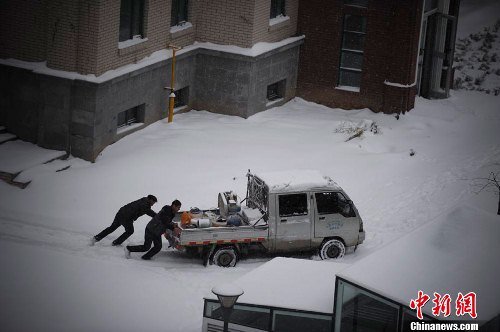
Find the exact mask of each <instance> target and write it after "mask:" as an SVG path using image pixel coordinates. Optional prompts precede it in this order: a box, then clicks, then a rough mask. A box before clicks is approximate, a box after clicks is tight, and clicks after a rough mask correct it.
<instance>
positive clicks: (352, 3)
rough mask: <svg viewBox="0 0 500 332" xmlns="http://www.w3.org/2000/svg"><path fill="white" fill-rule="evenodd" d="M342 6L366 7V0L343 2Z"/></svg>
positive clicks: (346, 0) (347, 0)
mask: <svg viewBox="0 0 500 332" xmlns="http://www.w3.org/2000/svg"><path fill="white" fill-rule="evenodd" d="M344 4H345V5H348V6H357V7H368V0H344Z"/></svg>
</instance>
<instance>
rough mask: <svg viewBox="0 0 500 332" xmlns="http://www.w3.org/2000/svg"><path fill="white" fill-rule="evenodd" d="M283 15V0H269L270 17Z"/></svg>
mask: <svg viewBox="0 0 500 332" xmlns="http://www.w3.org/2000/svg"><path fill="white" fill-rule="evenodd" d="M279 16H285V0H271V15H270V18H275V17H279Z"/></svg>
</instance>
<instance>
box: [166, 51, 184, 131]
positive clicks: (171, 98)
mask: <svg viewBox="0 0 500 332" xmlns="http://www.w3.org/2000/svg"><path fill="white" fill-rule="evenodd" d="M168 47H170V48H172V75H171V77H170V95H169V100H168V122H169V123H170V122H172V121H174V101H175V93H174V91H175V89H174V86H175V52H176V51H178V50H180V49H181V48H180V47H177V46H175V45H168Z"/></svg>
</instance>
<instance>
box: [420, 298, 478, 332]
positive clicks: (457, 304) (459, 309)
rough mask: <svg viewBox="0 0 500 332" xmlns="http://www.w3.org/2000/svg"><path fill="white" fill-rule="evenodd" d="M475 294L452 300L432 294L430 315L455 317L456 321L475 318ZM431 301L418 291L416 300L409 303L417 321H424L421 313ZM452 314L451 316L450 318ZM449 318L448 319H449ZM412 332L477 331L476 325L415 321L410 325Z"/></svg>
mask: <svg viewBox="0 0 500 332" xmlns="http://www.w3.org/2000/svg"><path fill="white" fill-rule="evenodd" d="M476 298H477V296H476V293H475V292H469V293H466V294H463V293H462V292H459V293H458V295H457V296H456V297H455V298H454V300H453V299H452V297H451V296H450V294H443V295H441V294H439V293H436V292H434V294H433V298H432V301H431V302H430V303H429V305H430V304H432V315H433V316H435V317H450V316H451V317H456V318H457V319H459V318H461V317H464V316H465V317H464V318H468V317H467V315H469V316H470V318H472V319H476V318H477V307H476ZM430 300H431V297H430V296H429V295H427V294H425V293H424V292H423V291H421V290H419V291H418V294H417V298H415V299H412V300H411V301H410V308H411V309H413V310H415V311H416V314H417V318H418V319H419V320H425V318H424V315H423V313H422V309H423V308H424V306H425V305H426V304H427V302H429V301H430ZM452 314H453V316H452ZM451 317H450V318H451ZM410 329H411V330H412V331H479V324H478V323H464V322H448V321H447V322H436V321H434V322H433V321H416V322H411V323H410Z"/></svg>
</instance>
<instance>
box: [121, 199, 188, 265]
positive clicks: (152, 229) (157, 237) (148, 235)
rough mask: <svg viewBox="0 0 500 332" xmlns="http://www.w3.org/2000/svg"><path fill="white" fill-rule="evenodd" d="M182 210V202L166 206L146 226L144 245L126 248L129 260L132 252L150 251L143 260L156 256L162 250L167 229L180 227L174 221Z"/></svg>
mask: <svg viewBox="0 0 500 332" xmlns="http://www.w3.org/2000/svg"><path fill="white" fill-rule="evenodd" d="M180 209H181V202H179V201H178V200H175V201H173V202H172V205H170V206H169V205H165V206H164V207H163V208H162V209H161V211H160V212H158V214H157V215H156V216H155V217H153V219H151V221H150V222H149V223H148V224H147V225H146V230H145V231H144V244H143V245H139V246H126V247H125V256H126V257H127V258H129V257H130V253H131V252H144V251H148V250H149V251H148V252H147V253H146V254H144V255H143V256H142V257H141V258H142V259H145V260H149V259H151V257H153V256H154V255H156V254H157V253H158V252H159V251H160V250H161V246H162V244H161V236H162V234H163V233H165V231H166V230H167V228H168V229H170V230H174V229H175V228H177V227H178V226H177V224H176V223H174V222H173V221H172V220H173V219H174V217H175V214H176V213H177V212H179V210H180ZM151 244H153V248H151ZM149 248H151V249H149Z"/></svg>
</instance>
